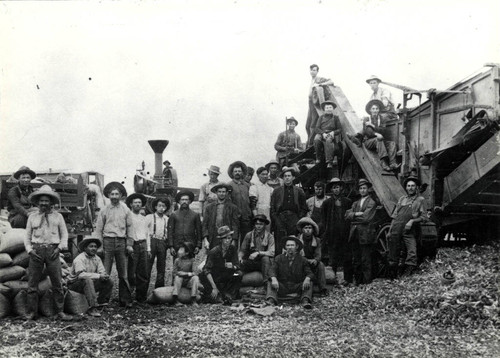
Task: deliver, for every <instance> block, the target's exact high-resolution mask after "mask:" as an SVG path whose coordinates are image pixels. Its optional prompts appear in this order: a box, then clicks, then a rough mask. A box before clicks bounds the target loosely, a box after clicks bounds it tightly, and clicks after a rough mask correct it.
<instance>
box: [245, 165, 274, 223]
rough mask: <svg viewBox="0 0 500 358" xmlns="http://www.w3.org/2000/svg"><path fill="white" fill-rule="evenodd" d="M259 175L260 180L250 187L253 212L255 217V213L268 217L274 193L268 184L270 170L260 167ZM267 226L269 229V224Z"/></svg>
mask: <svg viewBox="0 0 500 358" xmlns="http://www.w3.org/2000/svg"><path fill="white" fill-rule="evenodd" d="M257 176H258V178H259V182H258V183H257V184H255V185H252V186H251V187H250V189H249V195H250V205H251V207H252V213H253V215H254V217H255V215H265V216H266V217H267V218H268V217H270V212H271V211H270V209H271V194H272V193H273V188H272V187H271V186H269V185H268V184H267V182H268V178H269V172H268V170H267V169H266V168H265V167H260V168H259V169H257ZM254 224H255V223H254ZM267 228H268V229H269V224H268V225H267Z"/></svg>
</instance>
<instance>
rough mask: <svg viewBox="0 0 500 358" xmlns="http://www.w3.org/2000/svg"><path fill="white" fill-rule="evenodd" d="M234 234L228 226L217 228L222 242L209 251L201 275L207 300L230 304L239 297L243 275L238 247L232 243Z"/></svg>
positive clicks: (218, 236)
mask: <svg viewBox="0 0 500 358" xmlns="http://www.w3.org/2000/svg"><path fill="white" fill-rule="evenodd" d="M233 234H234V231H231V229H230V228H229V227H228V226H222V227H220V228H219V229H218V230H217V238H218V239H219V242H220V244H219V245H217V246H216V247H214V248H213V249H211V250H210V251H209V252H208V255H207V262H206V264H205V266H204V267H203V272H202V273H201V275H200V281H201V283H202V285H203V287H204V289H203V296H204V299H205V300H206V301H210V302H214V303H218V302H220V301H222V302H223V303H224V304H229V305H230V304H231V303H232V300H233V299H236V298H238V297H239V290H240V286H241V277H242V276H241V272H240V271H239V267H238V249H237V248H236V247H235V246H234V245H232V244H231V242H232V241H233V237H232V235H233Z"/></svg>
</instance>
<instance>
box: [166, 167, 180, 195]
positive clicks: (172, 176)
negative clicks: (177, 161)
mask: <svg viewBox="0 0 500 358" xmlns="http://www.w3.org/2000/svg"><path fill="white" fill-rule="evenodd" d="M163 165H164V166H165V168H164V169H163V180H164V185H165V187H166V188H172V189H173V190H174V192H175V191H177V188H178V186H179V180H178V178H177V170H175V169H174V168H173V167H172V164H171V163H170V161H169V160H165V161H164V162H163Z"/></svg>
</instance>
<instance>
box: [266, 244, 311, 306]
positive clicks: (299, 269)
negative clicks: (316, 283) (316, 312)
mask: <svg viewBox="0 0 500 358" xmlns="http://www.w3.org/2000/svg"><path fill="white" fill-rule="evenodd" d="M285 243H286V253H285V254H281V255H278V256H276V258H275V260H274V264H273V265H272V266H271V269H270V270H269V276H270V277H271V279H270V280H269V281H268V282H267V295H266V301H267V303H269V304H270V305H276V304H278V297H280V296H281V297H283V296H285V295H289V294H299V295H300V302H301V304H302V306H303V307H304V308H306V309H311V308H312V306H311V303H312V279H313V278H314V274H313V273H312V271H311V268H310V267H309V262H307V260H306V259H305V258H304V257H303V256H302V255H300V254H299V252H300V251H301V250H302V243H301V242H300V240H299V239H297V238H296V237H295V236H287V237H285Z"/></svg>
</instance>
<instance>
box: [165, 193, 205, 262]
mask: <svg viewBox="0 0 500 358" xmlns="http://www.w3.org/2000/svg"><path fill="white" fill-rule="evenodd" d="M193 200H194V194H193V192H191V191H189V190H181V191H179V192H178V193H177V195H176V196H175V201H176V202H177V203H178V204H179V210H177V211H175V212H174V213H173V214H172V215H170V218H169V219H168V229H167V232H168V234H167V237H168V247H170V254H171V255H172V256H176V255H177V250H179V247H180V246H181V244H182V243H183V242H190V243H191V244H193V247H195V249H194V254H195V255H196V254H197V253H198V251H200V249H201V239H202V231H201V219H200V215H199V214H198V213H195V212H194V211H193V210H191V209H190V208H189V205H190V204H191V203H192V202H193Z"/></svg>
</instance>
